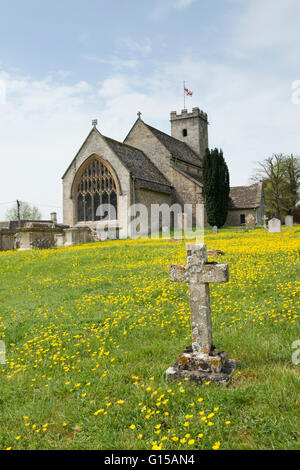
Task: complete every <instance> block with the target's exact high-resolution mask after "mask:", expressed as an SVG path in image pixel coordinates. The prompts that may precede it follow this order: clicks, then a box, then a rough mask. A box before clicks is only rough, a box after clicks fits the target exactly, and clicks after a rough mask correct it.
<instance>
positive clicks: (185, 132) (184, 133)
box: [182, 129, 187, 137]
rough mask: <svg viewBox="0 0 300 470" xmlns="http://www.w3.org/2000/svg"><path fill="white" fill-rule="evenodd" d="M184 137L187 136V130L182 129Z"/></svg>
mask: <svg viewBox="0 0 300 470" xmlns="http://www.w3.org/2000/svg"><path fill="white" fill-rule="evenodd" d="M182 135H183V137H186V136H187V129H182Z"/></svg>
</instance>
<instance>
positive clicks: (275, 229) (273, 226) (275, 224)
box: [268, 217, 281, 233]
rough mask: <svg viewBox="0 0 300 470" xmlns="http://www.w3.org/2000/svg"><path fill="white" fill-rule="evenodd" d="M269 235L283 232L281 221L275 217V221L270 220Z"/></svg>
mask: <svg viewBox="0 0 300 470" xmlns="http://www.w3.org/2000/svg"><path fill="white" fill-rule="evenodd" d="M268 226H269V233H280V232H281V221H280V220H279V219H276V218H275V217H273V219H271V220H269V222H268Z"/></svg>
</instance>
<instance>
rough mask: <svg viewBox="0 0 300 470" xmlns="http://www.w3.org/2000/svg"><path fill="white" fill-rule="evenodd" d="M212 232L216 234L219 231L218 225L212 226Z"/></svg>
mask: <svg viewBox="0 0 300 470" xmlns="http://www.w3.org/2000/svg"><path fill="white" fill-rule="evenodd" d="M212 233H213V234H214V235H215V234H216V233H218V227H217V226H216V225H214V226H213V228H212Z"/></svg>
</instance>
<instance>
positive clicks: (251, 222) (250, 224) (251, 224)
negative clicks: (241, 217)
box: [246, 214, 256, 229]
mask: <svg viewBox="0 0 300 470" xmlns="http://www.w3.org/2000/svg"><path fill="white" fill-rule="evenodd" d="M255 224H256V219H255V215H254V214H248V215H247V217H246V228H247V229H249V228H250V229H253V228H255Z"/></svg>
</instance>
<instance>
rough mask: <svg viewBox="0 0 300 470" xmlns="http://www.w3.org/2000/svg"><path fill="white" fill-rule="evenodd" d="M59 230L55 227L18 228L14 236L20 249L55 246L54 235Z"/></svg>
mask: <svg viewBox="0 0 300 470" xmlns="http://www.w3.org/2000/svg"><path fill="white" fill-rule="evenodd" d="M58 232H59V230H58V229H55V228H46V227H44V228H42V227H41V228H37V227H31V228H20V229H18V231H17V233H16V236H17V238H18V243H19V249H20V250H32V249H43V248H44V249H47V248H55V235H56V234H57V233H58Z"/></svg>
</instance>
